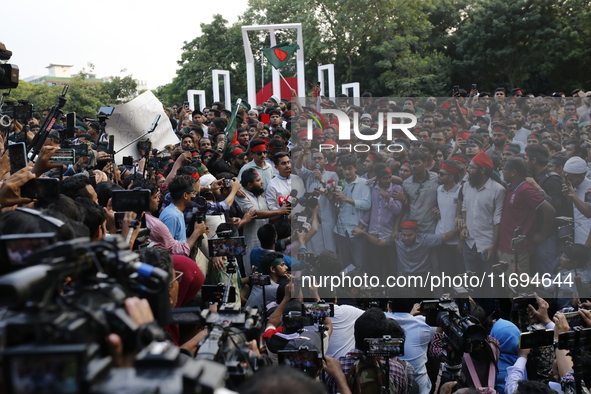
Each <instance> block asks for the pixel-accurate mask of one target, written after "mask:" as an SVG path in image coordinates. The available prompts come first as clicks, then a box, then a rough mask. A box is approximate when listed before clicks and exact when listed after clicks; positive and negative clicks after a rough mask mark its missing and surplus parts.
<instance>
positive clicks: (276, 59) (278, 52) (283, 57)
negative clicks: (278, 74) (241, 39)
mask: <svg viewBox="0 0 591 394" xmlns="http://www.w3.org/2000/svg"><path fill="white" fill-rule="evenodd" d="M298 49H300V46H299V45H298V44H295V45H289V44H288V43H287V42H282V43H280V44H277V45H275V46H274V47H271V48H267V49H263V55H265V57H266V58H267V60H268V61H269V63H271V65H272V66H273V67H275V68H281V67H282V66H283V65H284V64H285V63H287V61H288V60H289V57H290V56H291V55H293V54H294V52H295V51H297V50H298Z"/></svg>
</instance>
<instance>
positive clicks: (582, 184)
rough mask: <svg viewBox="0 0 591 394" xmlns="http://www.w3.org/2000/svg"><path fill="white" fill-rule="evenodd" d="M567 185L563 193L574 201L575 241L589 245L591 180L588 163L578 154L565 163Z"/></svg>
mask: <svg viewBox="0 0 591 394" xmlns="http://www.w3.org/2000/svg"><path fill="white" fill-rule="evenodd" d="M564 174H565V178H566V185H565V186H564V188H563V193H565V194H566V196H567V197H568V198H569V199H570V200H571V201H572V202H573V218H574V220H575V243H576V244H583V245H585V246H587V247H589V246H590V245H591V195H589V194H588V193H587V189H588V188H591V180H589V179H588V178H587V177H586V176H585V175H586V174H587V163H586V162H585V160H583V159H581V158H580V157H578V156H573V157H571V158H570V159H568V161H567V162H566V163H565V164H564Z"/></svg>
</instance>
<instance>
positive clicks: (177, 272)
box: [168, 270, 184, 289]
mask: <svg viewBox="0 0 591 394" xmlns="http://www.w3.org/2000/svg"><path fill="white" fill-rule="evenodd" d="M183 274H184V272H182V271H177V270H174V279H173V280H172V281H171V282H170V284H169V285H168V287H170V288H171V289H172V286H173V285H174V282H177V281H178V280H179V279H181V277H182V276H183Z"/></svg>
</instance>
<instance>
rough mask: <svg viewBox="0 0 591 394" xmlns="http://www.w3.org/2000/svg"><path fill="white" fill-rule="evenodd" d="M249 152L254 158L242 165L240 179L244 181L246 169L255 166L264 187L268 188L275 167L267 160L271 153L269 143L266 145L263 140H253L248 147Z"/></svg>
mask: <svg viewBox="0 0 591 394" xmlns="http://www.w3.org/2000/svg"><path fill="white" fill-rule="evenodd" d="M248 153H249V155H250V156H251V157H252V160H251V161H249V162H248V163H246V164H245V165H243V166H242V168H241V169H240V172H239V173H238V180H239V181H240V183H242V174H244V171H246V170H248V169H249V168H254V169H256V170H257V172H258V174H259V175H260V177H261V180H262V181H263V189H264V190H267V186H269V182H270V181H271V179H273V167H272V166H271V164H269V163H268V162H267V161H266V160H265V159H266V157H267V155H268V154H269V151H268V149H267V145H265V142H264V141H263V140H252V141H250V144H249V147H248Z"/></svg>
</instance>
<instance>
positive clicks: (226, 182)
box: [224, 179, 232, 188]
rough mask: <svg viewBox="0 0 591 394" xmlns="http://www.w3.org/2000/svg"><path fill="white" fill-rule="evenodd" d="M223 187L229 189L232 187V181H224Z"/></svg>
mask: <svg viewBox="0 0 591 394" xmlns="http://www.w3.org/2000/svg"><path fill="white" fill-rule="evenodd" d="M224 187H226V188H231V187H232V180H231V179H224Z"/></svg>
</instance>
